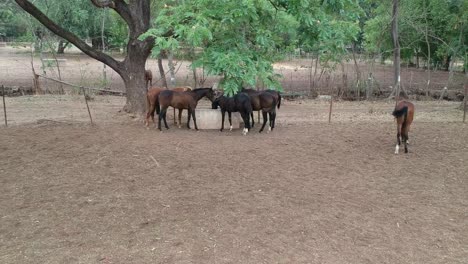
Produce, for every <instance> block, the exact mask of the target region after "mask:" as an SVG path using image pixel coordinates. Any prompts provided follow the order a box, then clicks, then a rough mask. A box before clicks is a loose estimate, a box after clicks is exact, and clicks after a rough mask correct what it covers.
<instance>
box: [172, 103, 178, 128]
mask: <svg viewBox="0 0 468 264" xmlns="http://www.w3.org/2000/svg"><path fill="white" fill-rule="evenodd" d="M172 109H174V115H173V116H174V125H177V121H176V117H175V108H174V107H173V108H172Z"/></svg>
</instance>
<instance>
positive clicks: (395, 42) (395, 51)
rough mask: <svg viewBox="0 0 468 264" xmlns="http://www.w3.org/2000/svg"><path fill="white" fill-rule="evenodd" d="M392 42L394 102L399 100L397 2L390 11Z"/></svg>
mask: <svg viewBox="0 0 468 264" xmlns="http://www.w3.org/2000/svg"><path fill="white" fill-rule="evenodd" d="M392 41H393V70H394V74H393V83H394V84H395V86H394V88H393V91H392V94H394V95H395V99H396V101H398V100H399V99H400V42H399V41H398V0H393V11H392Z"/></svg>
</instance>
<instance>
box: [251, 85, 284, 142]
mask: <svg viewBox="0 0 468 264" xmlns="http://www.w3.org/2000/svg"><path fill="white" fill-rule="evenodd" d="M242 91H243V92H245V93H247V94H248V95H249V97H250V101H251V102H252V110H253V111H262V115H263V125H262V128H261V129H260V131H258V132H260V133H261V132H262V131H263V129H264V128H265V124H266V121H267V115H269V117H270V126H269V128H268V132H270V131H271V130H273V128H275V120H276V106H277V105H278V104H277V101H276V97H275V95H274V94H273V93H271V92H269V91H255V90H252V89H242ZM278 95H279V94H278ZM279 98H281V97H279ZM278 100H281V99H278ZM251 117H252V127H254V124H255V121H254V118H253V112H252V114H251Z"/></svg>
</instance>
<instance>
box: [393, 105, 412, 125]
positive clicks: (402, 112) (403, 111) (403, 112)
mask: <svg viewBox="0 0 468 264" xmlns="http://www.w3.org/2000/svg"><path fill="white" fill-rule="evenodd" d="M392 115H393V116H394V117H396V118H398V117H401V116H403V115H405V120H404V121H406V117H407V116H408V106H404V107H402V108H401V109H399V110H397V109H395V110H394V111H393V113H392Z"/></svg>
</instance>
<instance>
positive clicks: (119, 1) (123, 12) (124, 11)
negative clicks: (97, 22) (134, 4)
mask: <svg viewBox="0 0 468 264" xmlns="http://www.w3.org/2000/svg"><path fill="white" fill-rule="evenodd" d="M91 3H93V5H94V6H96V7H99V8H105V7H109V8H112V9H114V10H115V12H117V14H119V15H120V16H121V17H122V18H123V20H124V21H125V23H127V25H128V27H129V28H130V31H133V28H134V26H135V25H134V23H133V19H132V15H131V13H130V10H129V9H128V4H127V3H125V1H123V0H114V1H112V0H104V1H102V0H91Z"/></svg>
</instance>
